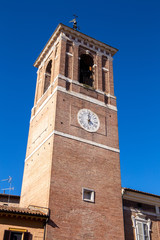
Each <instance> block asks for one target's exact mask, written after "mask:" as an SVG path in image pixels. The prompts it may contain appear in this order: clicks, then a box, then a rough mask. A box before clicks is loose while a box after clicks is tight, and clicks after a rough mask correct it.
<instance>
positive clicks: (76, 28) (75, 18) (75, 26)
mask: <svg viewBox="0 0 160 240" xmlns="http://www.w3.org/2000/svg"><path fill="white" fill-rule="evenodd" d="M73 16H74V18H73V19H72V20H71V21H69V22H70V23H71V22H73V29H74V30H76V31H77V30H79V29H80V28H79V27H78V26H77V18H78V16H76V15H75V14H73Z"/></svg>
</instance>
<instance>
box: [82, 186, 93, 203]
mask: <svg viewBox="0 0 160 240" xmlns="http://www.w3.org/2000/svg"><path fill="white" fill-rule="evenodd" d="M82 199H83V201H87V202H94V201H95V192H94V190H92V189H88V188H82Z"/></svg>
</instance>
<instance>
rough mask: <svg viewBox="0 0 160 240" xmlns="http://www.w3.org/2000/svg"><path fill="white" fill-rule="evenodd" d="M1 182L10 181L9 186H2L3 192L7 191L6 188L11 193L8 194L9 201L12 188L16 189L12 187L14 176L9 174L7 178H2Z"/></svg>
mask: <svg viewBox="0 0 160 240" xmlns="http://www.w3.org/2000/svg"><path fill="white" fill-rule="evenodd" d="M1 182H8V183H9V187H8V188H2V189H1V190H2V191H3V193H5V191H6V190H7V191H9V194H8V203H9V201H10V195H11V190H14V187H12V177H11V176H9V177H8V178H7V179H2V180H1Z"/></svg>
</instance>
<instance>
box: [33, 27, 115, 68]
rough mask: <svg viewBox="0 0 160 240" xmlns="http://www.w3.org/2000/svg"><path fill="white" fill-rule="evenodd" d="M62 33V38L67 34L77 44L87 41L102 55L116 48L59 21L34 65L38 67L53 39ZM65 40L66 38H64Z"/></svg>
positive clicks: (112, 53) (112, 51)
mask: <svg viewBox="0 0 160 240" xmlns="http://www.w3.org/2000/svg"><path fill="white" fill-rule="evenodd" d="M61 33H64V34H63V39H65V34H69V39H70V40H71V41H73V42H74V43H76V42H77V44H82V45H84V42H85V41H86V42H89V43H90V44H91V45H93V50H96V48H97V51H98V52H100V53H101V54H102V55H103V54H104V55H107V54H108V52H109V53H110V55H111V56H113V55H114V54H115V53H116V52H117V51H118V49H116V48H113V47H111V46H109V45H107V44H105V43H103V42H100V41H98V40H96V39H94V38H92V37H89V36H87V35H85V34H83V33H81V32H78V31H75V30H73V29H72V28H70V27H68V26H65V25H63V24H62V23H60V24H59V25H58V26H57V28H56V30H55V31H54V33H53V34H52V36H51V37H50V39H49V40H48V42H47V44H46V45H45V47H44V48H43V50H42V52H41V53H40V55H39V56H38V58H37V60H36V61H35V63H34V67H39V65H40V64H41V62H42V61H43V59H44V58H45V56H46V54H47V53H48V51H49V50H50V48H51V47H52V46H53V44H54V42H55V40H56V39H57V37H58V36H59V35H60V34H61ZM61 38H62V34H61ZM77 39H80V41H81V42H80V43H78V41H77ZM66 40H67V38H66ZM86 47H89V46H88V45H86Z"/></svg>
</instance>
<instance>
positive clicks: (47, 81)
mask: <svg viewBox="0 0 160 240" xmlns="http://www.w3.org/2000/svg"><path fill="white" fill-rule="evenodd" d="M51 69H52V60H50V61H49V63H48V65H47V67H46V72H45V80H44V90H43V93H45V92H46V91H47V89H48V87H49V86H50V83H51Z"/></svg>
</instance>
